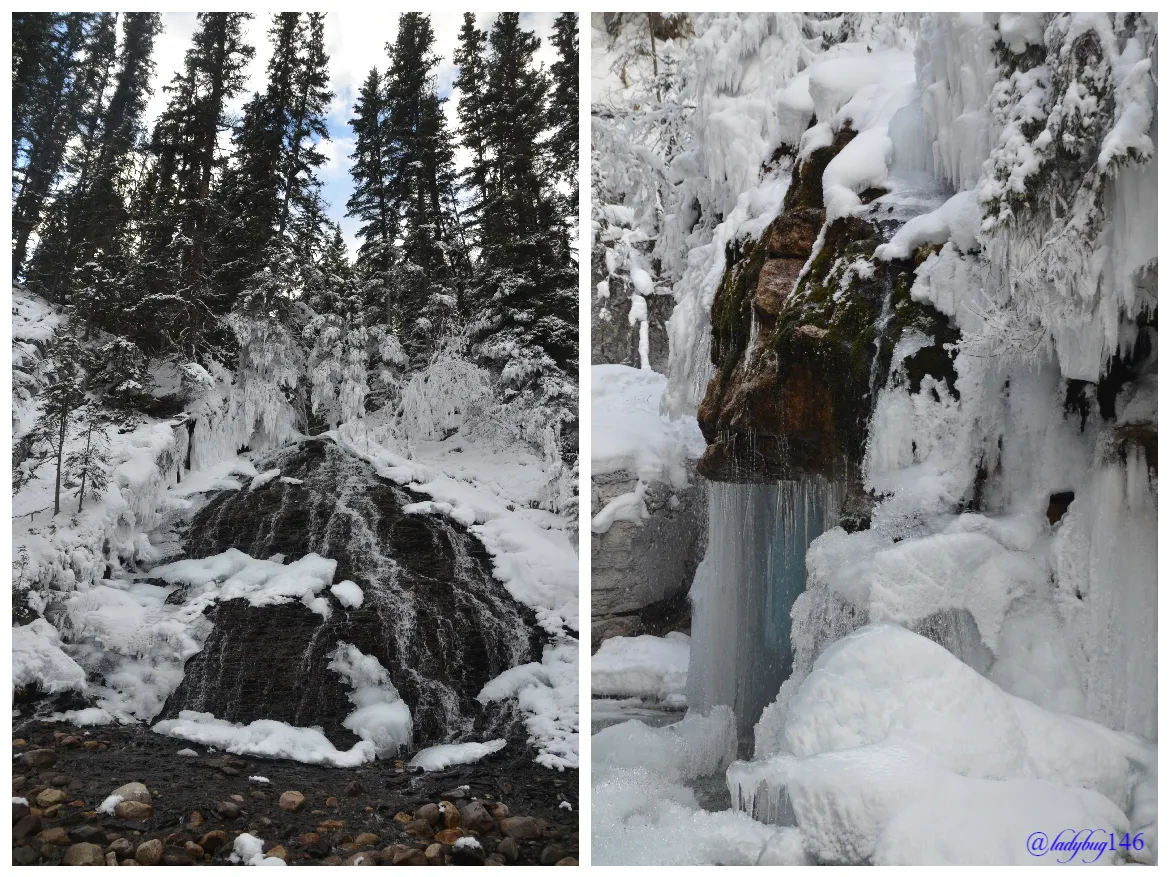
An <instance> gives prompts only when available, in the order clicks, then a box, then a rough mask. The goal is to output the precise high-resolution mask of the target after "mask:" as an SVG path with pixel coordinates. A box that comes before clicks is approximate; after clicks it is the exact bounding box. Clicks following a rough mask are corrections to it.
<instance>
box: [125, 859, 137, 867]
mask: <svg viewBox="0 0 1170 877" xmlns="http://www.w3.org/2000/svg"><path fill="white" fill-rule="evenodd" d="M127 865H134V866H136V867H137V865H138V863H137V862H135V861H134V860H133V859H123V860H122V867H125V866H127Z"/></svg>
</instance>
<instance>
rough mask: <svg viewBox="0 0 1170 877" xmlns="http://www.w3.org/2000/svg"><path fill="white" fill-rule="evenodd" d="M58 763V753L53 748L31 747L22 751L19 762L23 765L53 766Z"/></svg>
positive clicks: (33, 766)
mask: <svg viewBox="0 0 1170 877" xmlns="http://www.w3.org/2000/svg"><path fill="white" fill-rule="evenodd" d="M56 763H57V753H56V752H54V751H53V750H52V749H30V750H29V751H28V752H22V753H21V755H20V758H19V760H18V761H17V764H19V765H20V766H21V767H28V768H38V767H52V766H53V765H54V764H56Z"/></svg>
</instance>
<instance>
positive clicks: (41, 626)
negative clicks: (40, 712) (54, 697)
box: [12, 618, 86, 694]
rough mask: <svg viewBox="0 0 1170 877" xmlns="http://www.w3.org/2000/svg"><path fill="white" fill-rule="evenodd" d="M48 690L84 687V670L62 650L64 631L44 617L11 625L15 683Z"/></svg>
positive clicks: (83, 688) (75, 689) (57, 691)
mask: <svg viewBox="0 0 1170 877" xmlns="http://www.w3.org/2000/svg"><path fill="white" fill-rule="evenodd" d="M33 684H35V685H37V686H38V687H40V689H41V690H42V691H45V692H47V693H48V694H60V693H61V692H63V691H85V690H86V683H85V671H84V670H83V669H81V666H80V665H79V664H78V663H77V662H76V661H74V660H73V659H72V658H71V657H69V656H68V655H67V654H65V652H63V651H62V650H61V635H60V634H59V633H57V628H55V627H53V625H51V624H49V622H47V621H45V619H43V618H36V619H33V621H32V622H30V623H29V624H26V625H23V626H21V627H14V628H12V686H13V688H16V689H20V688H24V687H25V686H27V685H33Z"/></svg>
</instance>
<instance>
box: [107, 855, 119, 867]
mask: <svg viewBox="0 0 1170 877" xmlns="http://www.w3.org/2000/svg"><path fill="white" fill-rule="evenodd" d="M106 864H107V865H114V866H116V865H117V864H118V856H117V854H116V853H106Z"/></svg>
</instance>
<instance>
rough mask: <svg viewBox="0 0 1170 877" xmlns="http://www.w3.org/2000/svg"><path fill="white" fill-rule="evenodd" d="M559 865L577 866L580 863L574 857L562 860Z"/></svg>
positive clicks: (566, 857)
mask: <svg viewBox="0 0 1170 877" xmlns="http://www.w3.org/2000/svg"><path fill="white" fill-rule="evenodd" d="M557 864H558V865H577V864H580V863H579V862H578V861H577V860H576V859H574V858H573V857H572V856H565V857H564V858H563V859H561V860H560V861H559V862H557Z"/></svg>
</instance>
